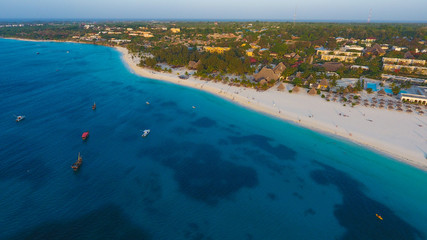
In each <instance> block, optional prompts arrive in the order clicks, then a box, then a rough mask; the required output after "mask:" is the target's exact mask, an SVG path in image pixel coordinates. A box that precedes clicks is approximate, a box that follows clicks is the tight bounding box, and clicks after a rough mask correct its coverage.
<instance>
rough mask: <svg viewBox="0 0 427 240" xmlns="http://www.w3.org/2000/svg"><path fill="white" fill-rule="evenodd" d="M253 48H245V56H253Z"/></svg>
mask: <svg viewBox="0 0 427 240" xmlns="http://www.w3.org/2000/svg"><path fill="white" fill-rule="evenodd" d="M254 50H255V49H253V48H251V49H248V50H246V56H248V57H253V56H254Z"/></svg>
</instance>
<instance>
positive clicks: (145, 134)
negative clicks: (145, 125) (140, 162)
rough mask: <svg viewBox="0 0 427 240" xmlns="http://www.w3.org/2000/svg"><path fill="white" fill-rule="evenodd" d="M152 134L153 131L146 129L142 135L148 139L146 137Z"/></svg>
mask: <svg viewBox="0 0 427 240" xmlns="http://www.w3.org/2000/svg"><path fill="white" fill-rule="evenodd" d="M150 132H151V130H150V129H145V130H144V131H143V133H142V135H141V136H142V137H146V136H148V134H150Z"/></svg>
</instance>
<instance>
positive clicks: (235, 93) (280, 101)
mask: <svg viewBox="0 0 427 240" xmlns="http://www.w3.org/2000/svg"><path fill="white" fill-rule="evenodd" d="M116 49H117V50H118V51H119V52H120V53H121V54H122V59H123V61H124V62H125V63H126V64H127V65H128V66H129V68H130V69H131V70H132V71H133V72H134V73H135V74H138V75H140V76H143V77H147V78H151V79H157V80H163V81H168V82H172V83H175V84H179V85H183V86H187V87H192V88H196V89H200V90H203V91H206V92H210V93H213V94H215V95H218V96H220V97H223V98H225V99H228V100H230V101H232V102H235V103H237V104H240V105H242V106H245V107H248V108H251V109H254V110H256V111H259V112H263V113H267V114H270V115H273V116H275V117H278V118H281V119H283V120H285V121H289V122H293V123H295V124H299V125H301V126H304V127H307V128H310V129H313V130H315V131H320V132H324V133H328V134H332V135H335V136H339V137H343V138H346V139H349V140H351V141H353V142H355V143H358V144H362V145H364V146H367V147H369V148H371V149H373V150H377V151H379V152H382V153H385V154H387V155H390V156H392V157H394V158H396V159H398V160H400V161H403V162H405V163H407V164H410V165H412V166H415V167H417V168H420V169H422V170H424V171H427V116H426V115H422V116H421V115H418V114H416V113H415V112H413V113H406V112H397V111H391V110H387V109H378V108H371V107H365V106H362V105H357V106H355V107H350V106H343V104H342V103H339V102H326V101H325V100H324V99H321V98H320V96H318V95H316V96H310V95H308V94H307V93H306V92H305V90H303V89H301V92H300V93H289V92H288V91H287V90H286V91H283V92H280V91H277V88H276V87H273V88H270V89H269V90H267V91H264V92H260V91H256V90H255V89H249V88H244V87H236V86H229V85H226V84H223V83H219V82H218V83H215V82H213V81H203V80H200V79H197V78H194V77H192V76H190V78H189V79H187V80H182V79H180V78H179V77H178V75H177V73H180V74H183V73H184V72H185V70H184V69H181V71H180V70H174V71H173V72H172V73H163V72H155V71H153V70H150V69H145V68H141V67H139V66H137V63H138V61H139V60H138V59H137V58H134V57H132V55H131V54H129V53H128V50H127V49H126V48H123V47H116Z"/></svg>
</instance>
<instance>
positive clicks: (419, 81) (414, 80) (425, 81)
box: [381, 74, 427, 84]
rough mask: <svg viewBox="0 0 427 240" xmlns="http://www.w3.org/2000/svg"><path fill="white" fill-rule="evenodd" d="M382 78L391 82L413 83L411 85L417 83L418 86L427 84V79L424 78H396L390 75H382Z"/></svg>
mask: <svg viewBox="0 0 427 240" xmlns="http://www.w3.org/2000/svg"><path fill="white" fill-rule="evenodd" d="M381 78H382V79H384V80H389V81H399V82H411V83H416V84H427V79H422V78H412V77H403V76H396V75H390V74H381Z"/></svg>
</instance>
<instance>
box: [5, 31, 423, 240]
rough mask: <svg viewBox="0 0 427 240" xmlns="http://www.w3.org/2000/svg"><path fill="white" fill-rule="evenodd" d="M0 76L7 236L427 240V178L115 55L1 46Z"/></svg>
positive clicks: (70, 46) (57, 46)
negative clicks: (153, 75) (139, 69)
mask: <svg viewBox="0 0 427 240" xmlns="http://www.w3.org/2000/svg"><path fill="white" fill-rule="evenodd" d="M0 72H1V74H0V131H1V134H0V189H1V193H0V239H5V240H12V239H43V240H45V239H177V240H180V239H203V240H208V239H211V240H214V239H267V240H274V239H388V240H390V239H399V240H400V239H426V238H427V224H426V223H427V204H426V203H427V189H426V186H427V173H426V172H424V171H421V170H419V169H416V168H414V167H412V166H409V165H406V164H403V163H401V162H399V161H397V160H395V159H392V158H390V157H387V156H384V155H382V154H379V153H376V152H373V151H372V150H369V149H366V148H364V147H362V146H359V145H356V144H354V143H351V142H348V141H345V140H342V139H338V138H335V137H332V136H327V135H324V134H321V133H317V132H314V131H312V130H309V129H305V128H301V127H299V126H296V125H293V124H290V123H287V122H283V121H281V120H279V119H276V118H273V117H271V116H267V115H264V114H261V113H258V112H254V111H252V110H249V109H245V108H243V107H241V106H237V105H235V104H233V103H231V102H229V101H227V100H224V99H221V98H219V97H216V96H214V95H212V94H209V93H206V92H202V91H198V90H195V89H190V88H185V87H182V86H177V85H173V84H170V83H167V82H162V81H158V80H152V79H147V78H142V77H139V76H136V75H134V74H133V73H131V71H130V70H129V69H127V67H126V66H125V65H124V64H123V62H122V60H121V58H120V54H119V53H118V52H117V51H116V50H115V49H113V48H108V47H102V46H94V45H88V44H75V43H53V42H27V41H16V40H7V39H0ZM147 101H148V102H149V103H150V104H146V102H147ZM93 102H96V105H97V108H96V110H95V111H93V110H92V109H91V106H92V104H93ZM193 106H194V107H195V108H193ZM15 115H25V116H26V118H25V119H24V120H23V121H21V122H15V118H16V117H15ZM144 129H151V133H150V134H149V135H148V136H147V137H146V138H142V137H141V134H142V132H141V130H144ZM85 131H89V132H90V136H89V138H88V139H87V140H86V141H83V140H82V138H81V135H82V133H83V132H85ZM79 152H80V153H81V156H82V157H83V164H82V166H81V168H80V169H79V170H78V171H77V172H73V170H72V169H71V167H70V166H71V165H72V164H73V163H74V162H75V161H76V160H77V156H78V153H79ZM377 214H378V216H381V217H382V220H381V219H380V218H379V217H377Z"/></svg>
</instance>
